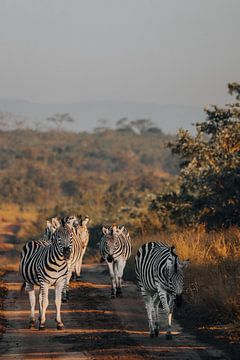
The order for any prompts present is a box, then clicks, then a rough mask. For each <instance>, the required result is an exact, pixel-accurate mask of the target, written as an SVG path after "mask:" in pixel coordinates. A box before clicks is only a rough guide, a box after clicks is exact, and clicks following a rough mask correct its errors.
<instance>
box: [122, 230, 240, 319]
mask: <svg viewBox="0 0 240 360" xmlns="http://www.w3.org/2000/svg"><path fill="white" fill-rule="evenodd" d="M149 241H162V242H165V243H167V244H169V245H174V246H175V249H176V253H177V254H178V256H179V258H180V259H182V260H184V259H190V265H189V267H188V268H187V269H186V271H185V294H184V298H185V301H186V302H187V303H188V304H189V305H190V307H191V308H192V312H193V313H192V314H191V316H193V317H194V316H197V317H198V318H199V317H200V318H201V317H203V318H204V320H205V321H206V318H209V321H215V322H216V321H217V322H227V321H233V320H234V321H236V320H237V321H240V229H239V228H231V229H229V230H225V231H215V232H210V233H209V232H207V231H206V230H205V228H204V227H199V228H198V229H197V230H182V231H179V232H173V233H170V232H169V233H167V232H164V233H160V234H159V235H154V236H146V235H145V236H142V237H137V238H134V239H133V253H134V255H135V254H136V252H137V250H138V248H139V247H140V246H141V245H142V244H143V243H146V242H149ZM126 277H127V278H128V279H131V280H134V278H135V274H134V258H132V259H131V261H130V262H129V264H128V266H127V269H126ZM194 312H195V314H194Z"/></svg>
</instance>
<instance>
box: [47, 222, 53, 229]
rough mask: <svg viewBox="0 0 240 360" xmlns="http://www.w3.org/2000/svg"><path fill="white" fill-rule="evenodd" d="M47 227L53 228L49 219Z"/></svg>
mask: <svg viewBox="0 0 240 360" xmlns="http://www.w3.org/2000/svg"><path fill="white" fill-rule="evenodd" d="M47 228H48V229H49V230H52V224H51V223H50V221H49V220H47Z"/></svg>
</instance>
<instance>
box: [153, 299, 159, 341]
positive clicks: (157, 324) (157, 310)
mask: <svg viewBox="0 0 240 360" xmlns="http://www.w3.org/2000/svg"><path fill="white" fill-rule="evenodd" d="M153 303H154V312H155V314H154V316H155V328H154V333H155V336H158V335H159V325H160V321H159V320H160V319H159V304H160V299H159V296H158V293H156V294H155V295H154V296H153Z"/></svg>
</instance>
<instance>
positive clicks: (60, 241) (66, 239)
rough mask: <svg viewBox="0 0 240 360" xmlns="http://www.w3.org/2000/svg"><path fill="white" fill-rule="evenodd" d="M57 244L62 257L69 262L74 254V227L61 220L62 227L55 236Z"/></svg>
mask: <svg viewBox="0 0 240 360" xmlns="http://www.w3.org/2000/svg"><path fill="white" fill-rule="evenodd" d="M53 238H54V240H55V243H57V247H58V250H59V253H60V255H61V256H63V258H64V260H69V258H70V255H71V252H72V242H73V241H72V238H73V226H71V225H69V224H68V223H66V222H65V220H64V219H62V220H61V226H60V227H59V228H58V229H57V230H56V231H55V233H54V234H53Z"/></svg>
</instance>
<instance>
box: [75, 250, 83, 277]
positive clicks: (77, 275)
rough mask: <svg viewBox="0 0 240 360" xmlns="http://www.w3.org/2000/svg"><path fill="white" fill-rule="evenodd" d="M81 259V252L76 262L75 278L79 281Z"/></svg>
mask: <svg viewBox="0 0 240 360" xmlns="http://www.w3.org/2000/svg"><path fill="white" fill-rule="evenodd" d="M82 261H83V254H82V255H81V257H80V259H79V260H78V261H77V262H76V267H75V270H76V280H77V281H80V275H81V270H82Z"/></svg>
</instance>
